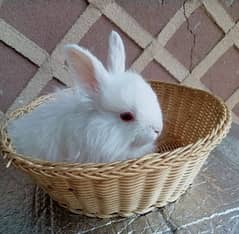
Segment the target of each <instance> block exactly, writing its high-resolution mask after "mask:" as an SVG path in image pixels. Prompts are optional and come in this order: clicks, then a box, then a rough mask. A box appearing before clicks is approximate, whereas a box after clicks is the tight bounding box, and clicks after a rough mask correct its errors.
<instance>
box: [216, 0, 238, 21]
mask: <svg viewBox="0 0 239 234" xmlns="http://www.w3.org/2000/svg"><path fill="white" fill-rule="evenodd" d="M220 3H221V4H222V6H223V7H224V8H225V10H226V11H227V13H228V14H229V15H230V16H231V17H232V19H233V20H234V21H235V22H237V21H238V20H239V1H238V0H230V1H229V0H220Z"/></svg>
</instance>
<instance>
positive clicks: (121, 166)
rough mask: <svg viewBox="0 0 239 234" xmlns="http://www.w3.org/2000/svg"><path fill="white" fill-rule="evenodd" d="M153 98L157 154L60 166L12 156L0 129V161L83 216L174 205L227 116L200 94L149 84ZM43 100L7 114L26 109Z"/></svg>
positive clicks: (222, 134)
mask: <svg viewBox="0 0 239 234" xmlns="http://www.w3.org/2000/svg"><path fill="white" fill-rule="evenodd" d="M151 85H152V87H153V88H154V90H155V91H156V93H157V94H158V96H159V98H160V101H161V105H162V110H163V113H164V119H165V123H164V124H165V128H164V132H163V135H162V137H161V138H160V139H159V141H158V153H154V154H150V155H147V156H144V157H142V158H139V159H137V160H129V161H124V162H114V163H105V164H66V163H50V162H46V161H40V160H33V159H31V158H30V157H26V156H23V155H18V154H17V153H16V152H15V151H14V149H13V148H12V146H11V143H10V141H9V139H8V137H7V133H6V131H5V125H6V124H7V122H5V124H3V125H2V127H1V142H2V143H1V150H2V152H3V155H4V157H5V158H6V159H7V160H8V164H7V166H9V165H10V163H12V164H14V165H15V166H16V167H17V168H19V169H21V170H23V171H25V172H26V173H27V174H29V175H30V176H31V177H32V178H33V180H34V181H35V182H36V183H37V184H38V185H39V186H41V187H42V188H43V189H44V190H45V191H46V192H47V193H48V194H49V195H50V196H51V197H52V198H53V199H54V200H56V201H57V202H58V203H59V204H60V205H61V206H63V207H66V208H68V209H69V210H71V211H73V212H76V213H83V214H86V215H88V216H97V217H102V218H104V217H111V216H115V215H121V216H130V215H132V214H134V213H145V212H148V211H149V210H151V209H153V208H154V207H155V206H156V207H161V206H164V205H166V204H167V203H168V202H172V201H175V200H176V199H177V198H178V197H179V196H180V195H181V194H182V193H184V192H185V190H186V189H187V188H188V186H189V185H190V184H191V183H192V181H193V179H194V178H195V176H196V175H197V173H198V172H199V170H200V168H201V166H202V165H203V163H204V161H205V160H206V158H207V156H208V154H209V153H210V152H211V150H212V149H213V148H214V147H215V146H216V145H217V144H218V143H220V141H221V140H222V139H223V138H224V137H225V135H226V134H227V133H228V131H229V128H230V124H231V117H230V113H229V111H228V109H227V108H226V106H225V104H224V103H222V102H221V101H220V100H218V99H217V98H215V97H213V96H211V95H210V94H208V93H207V92H205V91H201V90H196V89H192V88H187V87H184V86H178V85H173V84H166V83H161V82H156V81H153V82H151ZM51 98H52V96H44V97H41V98H39V99H37V100H36V101H34V102H32V103H30V104H29V105H28V106H26V107H24V108H21V109H18V110H17V111H15V112H13V113H12V114H11V115H10V117H9V118H16V117H19V116H21V115H23V114H25V113H26V112H29V111H31V110H32V109H33V108H35V107H36V106H38V105H40V104H41V103H43V102H45V101H48V100H49V99H51Z"/></svg>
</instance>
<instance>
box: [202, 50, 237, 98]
mask: <svg viewBox="0 0 239 234" xmlns="http://www.w3.org/2000/svg"><path fill="white" fill-rule="evenodd" d="M238 61H239V51H238V49H236V48H235V47H231V48H230V49H229V50H228V51H226V53H225V54H224V55H223V56H222V57H221V58H220V59H219V60H218V61H217V62H216V63H215V64H214V66H213V67H211V68H210V69H209V70H208V72H207V73H206V74H205V75H204V76H203V77H202V79H201V81H202V82H203V83H204V84H205V85H206V86H207V87H208V88H209V89H210V90H211V91H212V92H213V93H215V94H216V95H218V96H221V97H222V98H223V99H224V100H226V99H227V98H228V97H230V96H231V95H232V93H233V92H234V91H235V90H236V89H237V88H239V67H238Z"/></svg>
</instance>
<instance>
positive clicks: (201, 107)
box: [151, 82, 225, 152]
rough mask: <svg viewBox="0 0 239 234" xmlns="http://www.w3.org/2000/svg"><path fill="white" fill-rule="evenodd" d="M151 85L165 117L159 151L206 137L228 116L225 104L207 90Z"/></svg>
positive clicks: (155, 83) (156, 83)
mask: <svg viewBox="0 0 239 234" xmlns="http://www.w3.org/2000/svg"><path fill="white" fill-rule="evenodd" d="M151 85H152V87H153V89H154V90H155V91H156V93H157V95H158V98H159V102H160V104H161V108H162V111H163V118H164V130H163V134H162V135H161V137H160V139H159V140H158V151H159V152H165V151H169V150H172V149H175V148H178V147H181V146H185V145H188V144H191V143H194V142H196V141H197V140H199V139H201V138H204V137H205V136H207V135H208V134H210V133H211V132H212V130H213V129H215V128H216V126H217V125H218V123H219V122H220V120H221V119H223V118H224V116H225V113H224V111H225V110H224V108H223V106H222V105H221V103H220V102H219V101H218V100H217V99H216V98H214V97H213V96H211V95H209V94H208V93H206V92H204V91H200V90H195V89H191V88H187V87H183V86H176V85H170V84H164V85H162V84H160V83H158V82H152V83H151Z"/></svg>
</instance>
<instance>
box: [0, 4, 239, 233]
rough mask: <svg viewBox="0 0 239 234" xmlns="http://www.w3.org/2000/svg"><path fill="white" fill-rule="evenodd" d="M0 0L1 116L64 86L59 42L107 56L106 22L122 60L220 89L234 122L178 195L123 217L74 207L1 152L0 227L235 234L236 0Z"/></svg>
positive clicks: (238, 120)
mask: <svg viewBox="0 0 239 234" xmlns="http://www.w3.org/2000/svg"><path fill="white" fill-rule="evenodd" d="M1 2H2V1H0V118H1V116H2V115H3V114H4V113H7V112H9V111H11V110H12V109H15V108H16V107H18V106H20V105H23V104H25V103H27V102H29V101H31V100H32V99H33V98H35V97H37V96H39V95H42V94H46V93H48V92H52V91H53V90H54V87H57V86H61V87H63V86H66V85H70V84H71V81H70V80H69V79H68V74H67V72H66V70H65V69H64V59H63V56H62V53H61V52H62V50H61V49H62V46H63V45H64V44H65V43H69V42H70V43H72V42H74V43H78V44H80V45H82V46H85V47H87V48H89V49H90V50H91V51H92V52H93V53H95V54H96V56H98V57H99V58H100V59H102V61H103V62H104V63H105V62H106V51H107V44H108V42H107V38H108V34H109V32H110V31H111V30H112V29H114V30H116V31H118V32H119V33H120V35H121V36H122V38H123V40H124V42H125V44H126V51H127V67H128V68H132V69H134V70H136V71H138V72H139V73H142V75H143V76H144V77H145V78H146V79H156V80H162V81H166V82H173V83H181V84H183V85H190V86H193V87H197V88H201V89H205V90H208V91H210V92H212V93H214V94H215V95H218V96H220V97H221V98H222V99H223V100H224V101H225V102H226V103H227V105H228V106H229V108H230V109H231V110H232V115H233V122H234V123H233V126H232V129H231V132H230V134H229V136H228V137H227V138H226V139H225V140H224V141H223V143H222V144H221V145H220V146H219V147H218V148H217V149H216V150H215V151H214V152H213V153H212V154H211V155H210V157H209V160H208V161H207V163H206V164H205V165H204V167H203V169H202V170H201V173H200V175H199V176H198V177H197V179H196V181H195V182H194V184H193V186H192V188H191V189H190V190H189V191H188V192H187V193H186V194H185V195H184V196H183V197H182V198H181V199H180V200H179V201H177V202H176V203H175V204H172V205H169V206H167V207H165V208H163V209H160V210H156V211H154V212H153V213H150V214H148V215H146V216H137V217H132V218H129V219H121V218H120V219H114V220H96V219H89V218H86V217H82V216H75V215H72V214H70V213H68V212H67V211H64V210H62V209H60V208H59V207H58V206H57V205H56V204H55V203H54V202H52V200H50V199H49V197H48V196H46V195H45V194H44V193H43V192H42V191H41V190H40V189H39V188H37V187H35V186H34V185H33V184H32V182H31V181H30V180H29V179H28V178H26V177H25V176H24V175H22V174H20V173H19V172H18V171H16V170H14V169H13V168H10V169H8V170H7V169H6V168H5V167H4V163H3V162H2V159H0V160H1V162H0V178H1V183H0V197H1V200H0V233H91V232H92V233H173V232H174V233H175V232H176V233H239V231H238V230H239V195H238V194H239V191H238V190H239V189H238V182H239V179H238V178H239V158H238V154H239V148H238V140H239V68H238V64H239V1H238V0H234V1H231V0H230V1H229V0H215V1H214V0H204V1H199V0H194V1H191V0H188V1H181V0H178V1H173V0H166V1H159V0H150V1H144V0H140V1H127V0H115V1H114V0H105V1H97V0H88V1H84V0H58V1H56V0H51V1H47V0H41V1H40V0H36V1H30V0H24V1H17V0H11V1H9V0H5V1H3V2H2V4H1Z"/></svg>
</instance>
